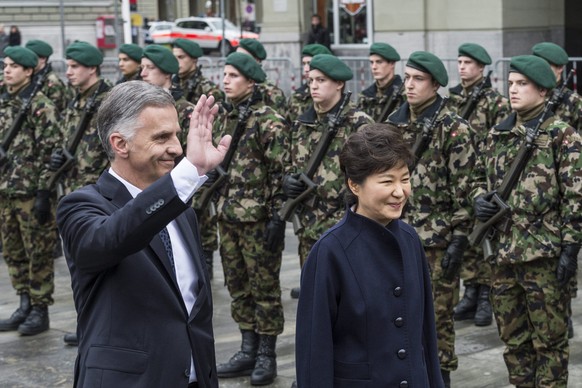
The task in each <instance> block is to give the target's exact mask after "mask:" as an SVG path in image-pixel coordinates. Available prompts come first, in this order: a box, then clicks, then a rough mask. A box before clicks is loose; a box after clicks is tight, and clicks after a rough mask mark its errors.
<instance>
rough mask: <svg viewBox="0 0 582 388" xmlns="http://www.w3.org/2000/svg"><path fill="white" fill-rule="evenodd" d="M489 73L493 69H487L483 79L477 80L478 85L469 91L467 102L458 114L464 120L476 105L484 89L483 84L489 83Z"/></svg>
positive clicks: (467, 118)
mask: <svg viewBox="0 0 582 388" xmlns="http://www.w3.org/2000/svg"><path fill="white" fill-rule="evenodd" d="M491 73H493V70H489V72H488V73H487V76H486V77H485V78H483V81H481V82H479V85H477V86H475V87H474V88H473V91H472V92H471V97H470V98H469V103H468V104H467V105H465V109H463V111H462V112H461V115H460V116H461V117H462V118H464V119H465V120H469V116H471V114H472V113H473V111H474V110H475V108H476V107H477V104H478V103H479V100H480V99H481V96H482V95H483V92H484V91H485V86H487V85H488V84H490V83H491Z"/></svg>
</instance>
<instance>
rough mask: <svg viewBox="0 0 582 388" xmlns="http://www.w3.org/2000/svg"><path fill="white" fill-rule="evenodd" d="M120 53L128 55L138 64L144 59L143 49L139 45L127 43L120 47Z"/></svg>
mask: <svg viewBox="0 0 582 388" xmlns="http://www.w3.org/2000/svg"><path fill="white" fill-rule="evenodd" d="M119 52H120V53H123V54H125V55H127V56H128V57H130V58H131V59H133V60H134V61H136V62H137V63H140V62H141V57H143V49H142V48H141V47H140V46H138V45H137V44H133V43H126V44H122V45H121V47H119Z"/></svg>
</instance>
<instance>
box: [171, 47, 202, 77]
mask: <svg viewBox="0 0 582 388" xmlns="http://www.w3.org/2000/svg"><path fill="white" fill-rule="evenodd" d="M172 53H173V54H174V56H175V57H176V59H177V60H178V65H179V66H180V70H179V71H178V74H179V75H180V77H182V76H183V75H185V74H188V73H191V72H193V71H194V70H196V64H197V63H198V59H196V58H192V57H191V56H190V55H188V54H186V53H185V52H184V50H182V49H181V48H179V47H174V48H173V49H172Z"/></svg>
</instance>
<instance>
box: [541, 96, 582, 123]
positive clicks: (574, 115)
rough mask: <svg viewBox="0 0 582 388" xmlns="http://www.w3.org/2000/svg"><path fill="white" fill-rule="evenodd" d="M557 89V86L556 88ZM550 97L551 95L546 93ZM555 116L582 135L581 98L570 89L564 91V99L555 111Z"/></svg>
mask: <svg viewBox="0 0 582 388" xmlns="http://www.w3.org/2000/svg"><path fill="white" fill-rule="evenodd" d="M558 87H559V86H558ZM548 94H549V96H548V98H549V97H551V95H552V94H551V93H548ZM556 116H557V117H558V118H559V119H560V120H562V121H563V122H565V123H568V124H570V125H571V126H572V127H574V129H575V130H577V131H578V133H582V97H581V96H580V95H579V94H578V93H574V92H573V91H572V90H570V89H566V90H565V93H564V97H563V98H562V101H561V102H560V105H559V106H558V109H556Z"/></svg>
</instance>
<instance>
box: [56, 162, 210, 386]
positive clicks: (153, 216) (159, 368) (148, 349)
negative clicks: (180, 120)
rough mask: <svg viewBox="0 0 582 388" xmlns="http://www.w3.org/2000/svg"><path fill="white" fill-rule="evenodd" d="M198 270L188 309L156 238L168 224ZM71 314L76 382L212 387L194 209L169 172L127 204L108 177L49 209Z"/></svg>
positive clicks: (206, 294)
mask: <svg viewBox="0 0 582 388" xmlns="http://www.w3.org/2000/svg"><path fill="white" fill-rule="evenodd" d="M174 219H175V220H176V223H177V226H178V229H179V230H180V232H181V233H182V236H183V238H184V241H185V242H186V244H187V247H186V249H187V250H188V252H189V253H190V257H191V259H192V260H193V261H194V267H195V268H196V271H197V273H198V274H199V281H198V284H197V285H196V293H197V299H196V302H195V304H194V306H193V308H192V311H190V312H188V311H187V310H186V305H185V304H184V301H183V299H182V295H181V293H180V289H179V287H178V283H177V280H176V275H175V273H174V270H173V269H172V267H171V264H170V261H169V258H168V256H167V253H166V251H165V249H164V245H163V243H162V241H161V239H160V237H159V236H158V233H159V232H160V231H161V230H162V229H163V228H164V227H165V226H166V225H167V224H168V223H170V222H171V221H172V220H174ZM57 223H58V227H59V230H60V232H61V236H62V238H63V247H64V251H65V256H66V259H67V264H68V266H69V270H70V272H71V281H72V287H73V296H74V299H75V307H76V309H77V315H78V318H77V321H78V324H77V332H78V335H79V354H78V356H77V362H76V365H75V386H76V387H83V388H93V387H126V388H129V387H135V388H138V387H139V388H159V387H173V388H178V387H184V388H186V387H187V386H188V381H189V374H190V357H191V355H192V356H193V358H194V366H195V369H196V374H197V378H198V383H199V385H200V387H204V388H217V387H218V380H217V376H216V360H215V353H214V335H213V331H212V299H211V290H210V283H209V279H208V276H207V274H206V271H205V270H204V269H203V268H204V267H203V264H202V263H203V261H202V259H201V258H202V251H201V247H200V243H199V241H200V237H199V236H198V233H197V232H196V231H197V230H198V225H197V222H196V216H195V215H194V211H193V210H192V209H191V208H190V206H188V205H187V204H185V203H184V202H182V200H181V199H180V198H179V197H178V194H177V193H176V189H175V188H174V184H173V182H172V179H171V176H170V174H166V175H164V176H163V177H162V178H160V179H159V180H158V181H156V182H155V183H153V184H152V185H151V186H149V187H148V188H146V189H145V190H144V191H143V192H142V193H140V194H139V195H138V196H137V197H136V198H135V199H133V198H132V197H131V194H130V193H129V192H128V191H127V189H126V188H125V186H124V185H123V184H122V183H121V182H120V181H119V180H117V179H116V178H114V177H113V176H112V175H111V174H109V173H108V172H105V173H103V175H101V177H100V178H99V180H98V181H97V184H95V185H91V186H86V187H84V188H82V189H80V190H77V191H75V192H73V193H71V194H69V195H67V196H66V197H64V198H63V200H62V201H61V203H60V204H59V207H58V211H57Z"/></svg>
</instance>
